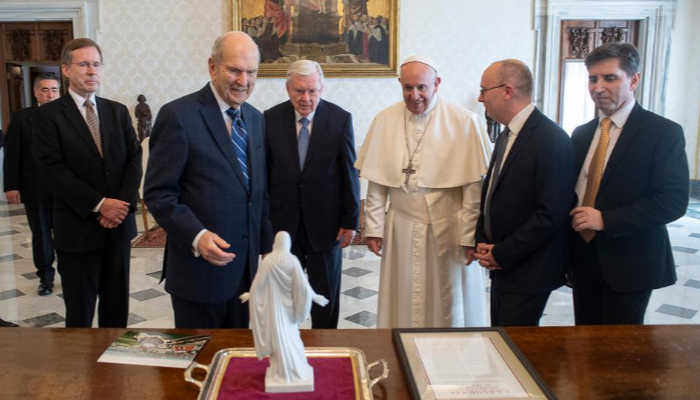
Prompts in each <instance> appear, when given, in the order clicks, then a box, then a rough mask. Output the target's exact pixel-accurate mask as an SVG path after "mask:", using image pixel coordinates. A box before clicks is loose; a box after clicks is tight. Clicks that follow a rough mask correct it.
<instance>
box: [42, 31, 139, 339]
mask: <svg viewBox="0 0 700 400" xmlns="http://www.w3.org/2000/svg"><path fill="white" fill-rule="evenodd" d="M61 72H62V73H63V76H64V77H65V78H66V79H67V81H68V95H67V96H63V97H61V98H60V99H58V100H56V101H54V102H51V103H49V104H47V105H45V106H43V107H41V108H40V109H39V118H37V126H38V129H37V130H36V133H35V135H34V138H35V140H36V142H37V145H36V150H37V157H38V160H39V163H40V164H41V166H42V168H43V169H44V170H45V171H46V176H47V182H48V183H49V184H50V185H49V186H50V188H51V191H52V195H53V221H54V225H53V228H54V245H55V247H56V252H57V255H58V273H59V274H61V283H62V286H63V300H64V302H65V305H66V327H91V326H92V320H93V316H94V313H95V302H96V301H97V299H98V298H99V310H98V312H99V319H98V325H99V326H100V327H126V324H127V317H128V313H129V261H130V254H131V247H130V244H131V243H130V242H131V239H132V238H133V237H134V236H136V221H135V219H134V214H133V213H134V210H135V209H136V199H137V190H138V187H139V181H140V180H141V146H140V145H139V143H138V140H137V138H136V133H135V132H134V128H133V125H132V124H131V118H130V117H129V112H128V110H127V108H126V107H125V106H124V105H123V104H120V103H117V102H115V101H112V100H108V99H105V98H102V97H97V96H96V92H97V90H98V88H99V85H100V77H101V73H102V50H101V49H100V47H99V45H98V44H97V43H95V42H94V41H92V40H90V39H86V38H80V39H74V40H71V41H70V42H68V43H66V45H65V46H64V48H63V50H62V53H61Z"/></svg>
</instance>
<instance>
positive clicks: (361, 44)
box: [231, 0, 399, 77]
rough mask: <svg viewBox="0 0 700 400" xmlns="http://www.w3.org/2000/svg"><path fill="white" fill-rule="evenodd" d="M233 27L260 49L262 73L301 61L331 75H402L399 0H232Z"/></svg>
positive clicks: (275, 71)
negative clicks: (321, 68)
mask: <svg viewBox="0 0 700 400" xmlns="http://www.w3.org/2000/svg"><path fill="white" fill-rule="evenodd" d="M231 1H232V7H231V8H232V13H231V15H232V20H233V21H232V27H233V29H234V30H240V31H244V32H246V33H248V34H249V35H250V36H251V37H252V38H253V40H255V42H256V43H257V44H258V47H259V48H260V55H261V60H260V69H259V71H258V76H261V77H283V76H285V74H286V72H287V67H288V66H289V64H290V63H292V62H294V61H296V60H299V59H309V60H314V61H317V62H319V63H320V64H321V65H322V67H323V71H324V74H325V75H326V76H337V77H367V76H396V75H397V56H398V54H397V43H398V34H399V21H398V16H399V12H398V6H399V4H398V3H399V0H231Z"/></svg>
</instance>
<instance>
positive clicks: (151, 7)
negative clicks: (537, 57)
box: [97, 0, 534, 147]
mask: <svg viewBox="0 0 700 400" xmlns="http://www.w3.org/2000/svg"><path fill="white" fill-rule="evenodd" d="M530 3H531V2H530V1H523V0H492V1H489V2H488V3H485V2H482V1H476V0H470V1H456V0H432V1H424V0H400V5H399V10H400V17H399V18H400V25H401V26H400V43H399V60H401V59H403V58H405V57H406V56H408V55H411V54H414V53H420V54H423V55H428V56H431V57H432V58H433V59H434V60H435V61H436V62H437V63H438V64H439V65H440V72H441V75H442V78H443V84H442V86H441V87H440V92H441V94H442V95H443V96H444V97H445V98H449V99H451V100H453V101H456V102H458V103H460V104H462V105H464V106H465V107H467V108H470V109H472V110H474V111H477V112H479V113H482V112H483V108H482V107H481V105H480V104H478V103H477V101H476V97H477V96H478V87H479V81H480V79H481V72H482V71H483V69H484V68H485V67H486V66H487V65H488V64H489V63H490V62H492V61H495V60H498V59H502V58H508V57H515V58H520V59H522V60H524V61H525V62H528V63H531V62H532V59H533V54H534V49H533V46H534V33H533V31H532V29H531V27H532V5H531V4H530ZM229 19H230V1H229V0H197V1H194V0H148V1H143V0H118V1H117V0H102V1H101V2H100V27H99V32H98V38H97V39H98V41H99V42H100V44H101V45H102V47H103V52H104V56H105V71H104V79H103V81H104V82H103V85H102V90H101V95H102V96H105V97H109V98H112V99H115V100H117V101H120V102H123V103H125V104H127V105H128V106H129V108H130V109H133V106H134V105H135V103H136V96H137V95H138V94H140V93H143V94H145V95H146V97H147V98H148V102H149V104H150V105H151V108H152V111H153V112H154V114H155V113H156V112H157V110H158V109H159V108H160V106H161V105H163V104H164V103H166V102H167V101H169V100H172V99H175V98H177V97H180V96H182V95H184V94H187V93H189V92H192V91H195V90H197V89H199V88H201V87H202V86H203V85H204V83H205V82H206V81H207V80H208V73H207V69H206V59H207V57H208V55H209V51H210V48H211V44H212V43H213V41H214V39H215V38H216V36H217V35H219V34H220V33H222V32H224V31H226V30H228V29H230V26H231V25H230V22H229ZM324 97H325V98H326V99H327V100H329V101H332V102H334V103H337V104H339V105H340V106H342V107H344V108H345V109H347V110H348V111H350V112H352V114H353V119H354V125H355V135H356V142H357V146H358V147H359V145H360V144H361V143H362V140H363V139H364V136H365V132H366V130H367V128H368V127H369V124H370V123H371V121H372V118H373V117H374V115H375V114H376V113H377V112H378V111H379V110H381V109H382V108H384V107H386V106H388V105H390V104H392V103H394V102H396V101H399V100H400V99H401V93H400V87H399V85H398V82H397V81H396V78H328V79H327V82H326V88H325V93H324ZM286 99H287V97H286V92H285V90H284V81H283V80H282V79H270V78H258V81H257V84H256V88H255V91H254V93H253V95H252V96H251V98H250V99H249V102H250V103H251V104H253V105H255V106H256V107H258V108H259V109H261V110H263V109H266V108H269V107H271V106H273V105H275V104H277V103H279V102H281V101H284V100H286Z"/></svg>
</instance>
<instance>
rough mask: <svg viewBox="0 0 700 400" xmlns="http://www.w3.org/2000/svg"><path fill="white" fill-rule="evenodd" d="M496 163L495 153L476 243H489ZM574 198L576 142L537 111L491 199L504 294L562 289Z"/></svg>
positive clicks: (497, 278) (495, 273)
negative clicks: (488, 218)
mask: <svg viewBox="0 0 700 400" xmlns="http://www.w3.org/2000/svg"><path fill="white" fill-rule="evenodd" d="M505 139H506V138H505V137H504V136H503V135H501V136H499V139H498V140H499V141H503V140H505ZM494 158H495V152H494V154H493V156H492V157H491V163H490V165H489V171H488V174H487V176H486V181H485V183H484V185H483V188H482V196H481V215H480V216H479V221H478V223H477V230H476V241H477V243H479V242H482V243H489V241H488V240H487V238H486V235H485V233H484V226H483V224H484V204H485V198H486V192H487V191H488V182H489V181H490V179H491V173H492V171H493V166H494V165H493V164H494ZM574 198H575V196H574V174H573V150H572V147H571V140H570V139H569V136H568V135H567V134H566V132H564V131H563V130H562V129H561V128H560V127H558V126H557V125H556V124H555V123H554V122H553V121H551V120H550V119H549V118H547V117H546V116H545V115H544V114H542V113H541V112H540V111H539V110H537V109H535V110H534V111H533V112H532V114H530V117H529V118H528V119H527V121H526V122H525V124H524V125H523V127H522V129H521V130H520V132H519V133H518V137H517V138H516V140H515V142H514V143H513V145H512V147H511V149H510V152H509V154H508V156H507V158H506V160H505V163H504V164H503V167H502V168H501V175H500V177H499V180H498V182H497V184H496V187H495V188H494V190H493V197H492V198H491V206H490V212H491V215H490V216H491V228H492V235H493V244H495V246H494V248H493V250H492V252H493V256H494V258H495V259H496V261H497V262H498V264H499V265H500V266H501V267H502V268H503V269H502V270H495V271H491V273H490V275H491V279H492V280H494V281H497V282H498V284H499V285H500V287H501V288H502V289H503V290H505V291H511V292H517V293H530V294H534V293H543V292H548V291H551V290H553V289H555V288H557V287H559V286H561V285H562V283H563V282H564V272H565V266H566V262H567V259H568V249H567V232H568V222H569V218H568V213H569V210H571V207H572V205H573V202H574Z"/></svg>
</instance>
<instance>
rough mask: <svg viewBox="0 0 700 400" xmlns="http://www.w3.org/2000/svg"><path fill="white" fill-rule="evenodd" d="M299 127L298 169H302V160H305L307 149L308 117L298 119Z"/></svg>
mask: <svg viewBox="0 0 700 400" xmlns="http://www.w3.org/2000/svg"><path fill="white" fill-rule="evenodd" d="M299 122H301V129H299V139H298V143H297V145H298V150H299V169H301V170H303V169H304V161H305V160H306V152H307V151H308V150H309V119H308V118H306V117H304V118H302V119H300V120H299Z"/></svg>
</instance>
